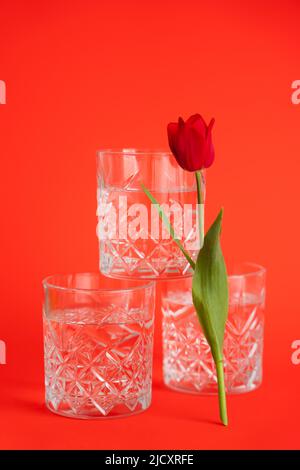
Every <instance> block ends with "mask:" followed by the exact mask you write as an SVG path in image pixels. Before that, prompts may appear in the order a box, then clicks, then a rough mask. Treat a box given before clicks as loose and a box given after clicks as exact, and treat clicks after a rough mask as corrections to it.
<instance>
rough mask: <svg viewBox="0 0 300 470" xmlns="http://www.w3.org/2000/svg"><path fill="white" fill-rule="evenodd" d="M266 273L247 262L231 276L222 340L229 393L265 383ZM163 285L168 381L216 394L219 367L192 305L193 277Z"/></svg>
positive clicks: (181, 387) (179, 387) (186, 389)
mask: <svg viewBox="0 0 300 470" xmlns="http://www.w3.org/2000/svg"><path fill="white" fill-rule="evenodd" d="M265 273H266V272H265V269H264V268H263V267H262V266H258V265H255V264H250V263H245V264H242V265H240V266H238V267H237V269H236V270H234V271H233V274H232V275H230V276H229V277H228V282H229V315H228V319H227V323H226V329H225V338H224V369H225V385H226V390H227V392H228V393H232V394H233V393H243V392H249V391H251V390H254V389H256V388H257V387H258V386H259V385H260V384H261V382H262V359H263V335H264V306H265ZM160 284H161V286H160V287H161V291H162V294H161V295H162V300H161V301H162V316H163V374H164V382H165V384H166V385H167V386H169V387H171V388H173V389H176V390H178V391H183V392H194V393H202V394H215V393H217V377H216V371H215V365H214V362H213V359H212V356H211V352H210V348H209V346H208V343H207V341H206V339H205V337H204V335H203V333H202V331H201V327H200V324H199V321H198V317H197V314H196V311H195V309H194V307H193V302H192V278H191V277H190V278H186V279H177V280H169V281H164V282H162V283H160Z"/></svg>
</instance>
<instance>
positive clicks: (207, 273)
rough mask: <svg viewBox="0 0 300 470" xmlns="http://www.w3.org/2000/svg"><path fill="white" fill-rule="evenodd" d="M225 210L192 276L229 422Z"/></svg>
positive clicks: (206, 240) (222, 412)
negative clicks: (225, 366)
mask: <svg viewBox="0 0 300 470" xmlns="http://www.w3.org/2000/svg"><path fill="white" fill-rule="evenodd" d="M222 216H223V209H221V211H220V212H219V214H218V216H217V218H216V219H215V221H214V222H213V224H212V225H211V227H210V229H209V230H208V232H207V233H206V235H205V237H204V244H203V248H202V249H201V250H200V252H199V254H198V258H197V261H196V266H195V271H194V276H193V287H192V295H193V303H194V306H195V309H196V312H197V315H198V319H199V322H200V324H201V327H202V330H203V333H204V335H205V337H206V339H207V342H208V344H209V345H210V348H211V352H212V356H213V359H214V362H215V364H216V370H217V375H218V387H219V402H220V415H221V419H222V421H223V423H224V424H227V411H226V396H225V385H224V371H223V340H224V331H225V324H226V320H227V316H228V280H227V272H226V265H225V261H224V258H223V254H222V250H221V246H220V232H221V225H222Z"/></svg>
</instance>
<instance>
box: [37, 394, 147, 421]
mask: <svg viewBox="0 0 300 470" xmlns="http://www.w3.org/2000/svg"><path fill="white" fill-rule="evenodd" d="M150 405H151V393H148V394H147V395H145V396H143V397H140V398H139V399H138V400H137V401H136V402H135V403H133V402H131V403H130V402H129V401H128V402H124V403H119V404H115V405H114V407H113V409H111V410H110V411H109V413H107V414H106V413H105V411H104V410H103V409H100V408H99V407H96V406H95V403H92V402H91V403H90V404H88V405H86V406H85V407H82V408H81V409H80V410H77V411H76V410H72V409H71V408H70V405H69V404H68V403H65V402H60V403H59V406H58V407H57V404H55V403H53V400H52V401H51V400H49V397H47V396H46V406H47V408H48V410H49V411H51V412H52V413H55V414H57V415H59V416H63V417H65V418H76V419H114V418H127V417H129V416H134V415H137V414H139V413H142V412H143V411H146V410H147V409H148V408H149V407H150ZM133 406H134V408H133Z"/></svg>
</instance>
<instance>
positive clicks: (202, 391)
mask: <svg viewBox="0 0 300 470" xmlns="http://www.w3.org/2000/svg"><path fill="white" fill-rule="evenodd" d="M164 384H165V385H166V387H168V388H169V389H171V390H172V391H174V392H180V393H189V394H191V395H206V396H216V395H218V386H217V384H216V385H215V386H207V387H202V388H201V387H199V388H198V389H197V388H196V387H195V384H191V383H189V382H186V383H184V382H180V383H178V382H176V381H174V380H173V381H172V380H168V379H167V378H166V377H164ZM261 384H262V381H260V382H256V383H253V384H251V385H249V386H244V385H241V386H240V387H235V388H232V389H229V390H228V388H227V390H226V393H227V394H228V395H239V394H242V393H249V392H253V391H254V390H257V389H258V388H259V387H260V386H261Z"/></svg>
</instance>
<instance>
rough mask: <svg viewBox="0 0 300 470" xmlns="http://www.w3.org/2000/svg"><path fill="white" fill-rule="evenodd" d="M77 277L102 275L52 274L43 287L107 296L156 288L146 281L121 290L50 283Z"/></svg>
mask: <svg viewBox="0 0 300 470" xmlns="http://www.w3.org/2000/svg"><path fill="white" fill-rule="evenodd" d="M77 275H88V276H91V275H97V276H101V273H98V272H97V271H85V272H73V273H57V274H50V275H49V276H47V277H45V278H44V279H43V280H42V285H43V287H44V288H50V289H56V290H59V291H67V292H82V293H83V292H84V293H94V294H95V293H102V292H103V293H106V294H110V293H112V294H116V293H123V292H136V291H139V290H146V289H148V288H153V287H155V280H149V282H142V281H145V279H141V280H140V283H141V285H138V284H137V285H135V286H132V287H124V288H122V287H120V288H110V287H101V288H92V289H91V288H84V287H65V286H62V285H59V283H55V282H54V283H52V282H50V281H51V279H53V278H55V277H61V278H62V277H67V276H77ZM103 277H105V279H111V280H112V281H120V282H132V283H134V282H139V280H137V279H133V278H130V279H128V278H126V279H125V278H118V279H116V278H110V277H108V276H103Z"/></svg>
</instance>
